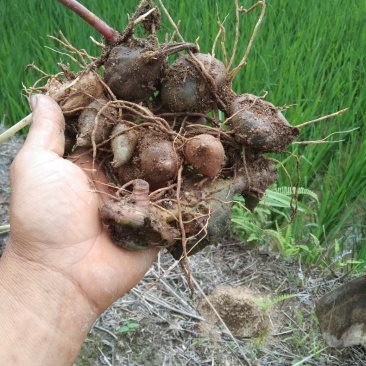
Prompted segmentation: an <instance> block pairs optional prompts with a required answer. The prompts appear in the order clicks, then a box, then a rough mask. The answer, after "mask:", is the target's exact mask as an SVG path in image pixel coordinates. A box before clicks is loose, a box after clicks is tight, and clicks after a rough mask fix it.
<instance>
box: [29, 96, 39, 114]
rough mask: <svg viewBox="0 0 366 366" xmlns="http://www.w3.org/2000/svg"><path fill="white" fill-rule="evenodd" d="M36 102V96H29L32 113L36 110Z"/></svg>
mask: <svg viewBox="0 0 366 366" xmlns="http://www.w3.org/2000/svg"><path fill="white" fill-rule="evenodd" d="M37 100H38V94H31V95H30V96H29V103H30V107H31V109H32V111H34V109H35V108H36V105H37Z"/></svg>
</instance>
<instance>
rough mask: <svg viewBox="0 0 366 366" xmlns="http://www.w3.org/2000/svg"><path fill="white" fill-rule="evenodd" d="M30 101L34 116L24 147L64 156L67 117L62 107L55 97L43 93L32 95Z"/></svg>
mask: <svg viewBox="0 0 366 366" xmlns="http://www.w3.org/2000/svg"><path fill="white" fill-rule="evenodd" d="M30 101H31V107H32V112H33V118H32V123H31V126H30V129H29V133H28V136H27V139H26V141H25V143H24V148H26V149H36V150H47V151H53V152H55V153H56V154H57V155H59V156H62V155H63V154H64V147H65V137H64V129H65V119H64V116H63V114H62V111H61V108H60V107H59V105H58V104H57V103H56V102H55V101H54V100H53V99H51V98H50V97H48V96H46V95H42V94H35V95H32V96H31V100H30Z"/></svg>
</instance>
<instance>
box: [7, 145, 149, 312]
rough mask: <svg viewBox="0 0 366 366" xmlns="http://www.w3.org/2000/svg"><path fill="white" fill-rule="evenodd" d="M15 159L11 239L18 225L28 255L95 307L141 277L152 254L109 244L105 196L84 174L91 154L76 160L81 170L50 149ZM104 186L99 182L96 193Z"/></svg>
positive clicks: (114, 296)
mask: <svg viewBox="0 0 366 366" xmlns="http://www.w3.org/2000/svg"><path fill="white" fill-rule="evenodd" d="M18 160H21V162H22V164H23V165H24V167H21V168H22V169H23V172H22V174H23V180H22V181H21V182H15V184H14V185H13V193H14V194H13V197H16V198H15V199H14V201H15V202H12V204H13V205H21V206H22V207H23V209H22V211H21V215H18V216H16V215H15V214H13V215H12V217H11V220H12V221H11V225H12V228H14V230H13V229H12V235H13V237H15V238H16V235H17V232H18V230H17V229H16V228H17V227H19V228H20V229H21V231H22V235H23V236H24V235H26V237H25V238H24V239H25V240H27V245H28V246H29V247H31V248H32V250H33V253H29V255H30V256H32V257H33V256H35V257H37V258H39V257H41V258H42V262H43V263H42V264H44V265H46V266H49V267H52V268H55V269H57V270H58V271H62V272H63V273H65V274H67V276H69V277H71V279H72V280H73V281H74V282H76V283H77V285H78V286H80V287H81V289H82V291H83V292H84V293H85V294H86V295H87V297H88V299H89V300H91V301H92V302H93V303H94V304H97V306H98V307H99V306H100V307H101V308H103V307H105V306H108V305H109V304H110V303H111V302H113V301H114V300H115V299H116V298H117V297H118V296H119V295H120V294H121V293H123V292H125V291H127V290H129V289H130V288H131V287H132V286H134V285H135V284H136V282H138V280H139V279H140V278H141V277H142V276H143V274H144V272H145V271H146V269H147V266H148V265H149V264H150V261H151V260H152V259H151V258H152V253H151V252H127V251H125V250H123V249H121V248H118V247H116V246H115V245H114V244H113V243H112V241H111V239H110V238H109V235H108V232H107V230H106V227H105V226H104V225H103V224H102V223H101V221H100V217H99V207H100V206H101V204H102V202H103V199H106V197H107V195H105V196H104V195H101V194H100V193H97V192H96V189H95V187H94V186H93V184H91V181H90V180H89V179H88V177H87V176H86V174H85V171H88V169H90V168H91V164H90V161H91V158H90V157H86V156H85V157H83V158H82V159H79V160H78V165H81V166H82V168H83V169H85V170H84V171H83V169H81V168H80V167H79V166H76V165H75V164H73V163H71V162H70V161H67V160H64V159H62V158H60V157H59V156H58V155H57V154H55V153H53V152H50V151H49V152H44V151H42V152H40V153H39V154H34V155H33V156H32V160H31V161H30V157H27V159H26V160H27V162H25V159H24V157H22V159H18ZM17 163H18V162H17V161H16V162H15V167H16V168H17ZM98 180H100V181H103V180H104V176H103V175H102V174H99V175H98ZM105 187H106V186H103V185H101V184H99V185H98V186H97V188H98V192H101V191H103V190H104V191H107V189H106V188H105ZM17 211H18V212H19V210H17ZM18 240H19V238H18ZM101 299H103V301H101Z"/></svg>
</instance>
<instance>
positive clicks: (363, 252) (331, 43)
mask: <svg viewBox="0 0 366 366" xmlns="http://www.w3.org/2000/svg"><path fill="white" fill-rule="evenodd" d="M82 3H83V4H84V5H86V6H87V7H88V8H89V9H90V10H92V11H93V12H94V13H95V14H97V15H98V16H100V17H101V18H102V19H104V20H105V21H106V22H107V23H108V24H110V25H111V26H112V27H114V28H115V29H117V30H123V29H124V27H125V25H126V24H127V14H132V13H133V11H134V10H135V8H136V6H137V4H138V1H137V0H136V1H121V0H98V1H91V0H84V1H82ZM239 3H240V5H241V6H243V7H245V8H249V7H250V6H251V5H253V4H254V1H249V0H242V1H240V2H239ZM266 3H267V11H266V14H265V17H264V20H263V22H262V24H261V27H260V29H259V32H258V35H257V38H256V39H255V42H254V45H253V48H252V50H251V53H250V55H249V58H248V60H247V62H248V63H247V66H246V67H244V68H243V69H242V70H241V71H240V72H239V74H238V75H237V77H236V79H235V82H234V87H233V88H234V90H235V91H236V92H237V93H252V94H256V95H263V94H264V93H265V91H267V92H268V96H267V97H266V99H267V100H268V101H270V102H272V103H273V104H275V105H277V106H285V105H292V104H295V106H292V107H291V108H289V109H286V110H285V111H284V114H285V116H286V118H287V119H288V120H289V121H290V123H291V124H293V125H297V124H301V123H303V122H305V121H309V120H313V119H316V118H318V117H320V116H322V115H327V114H330V113H333V112H336V111H338V110H340V109H343V108H348V111H347V112H346V113H344V114H342V115H340V116H337V117H335V118H332V119H327V120H324V121H322V122H319V123H316V124H312V125H309V126H305V127H304V128H302V130H301V135H300V137H299V138H298V141H315V140H320V139H322V138H324V137H326V136H328V135H330V134H332V133H335V132H339V131H349V130H352V129H354V128H359V129H358V130H355V131H353V132H349V133H347V132H344V133H340V134H337V135H333V136H331V137H330V138H328V139H327V140H328V141H333V142H332V143H328V144H309V145H295V144H294V145H292V146H290V147H289V148H288V149H287V150H288V151H290V152H292V153H293V154H296V155H297V156H298V158H299V161H300V175H301V182H300V186H301V187H302V188H303V189H304V191H303V193H304V194H302V195H300V201H301V202H302V205H303V210H301V212H299V214H298V215H297V216H296V218H295V220H294V221H293V222H292V223H291V224H289V222H288V219H289V216H290V214H291V210H290V207H289V206H290V204H289V202H290V199H289V198H288V196H287V194H288V193H289V192H288V191H287V192H286V191H280V190H278V189H277V187H288V186H289V185H290V184H289V180H288V178H287V176H286V174H285V173H284V172H283V169H282V168H281V167H280V166H279V170H280V171H281V173H280V179H279V181H278V184H277V187H272V189H271V190H270V191H269V194H268V197H267V199H266V201H265V202H264V203H263V204H261V205H260V206H259V207H258V209H257V210H256V212H255V213H254V215H250V214H249V213H247V212H246V211H245V210H243V209H242V208H241V206H240V205H236V206H235V207H234V208H233V232H234V233H235V235H240V236H241V237H243V238H244V239H249V240H250V241H252V242H253V243H254V244H256V245H261V246H267V247H271V248H272V249H277V250H279V251H282V252H283V253H284V254H288V255H300V256H301V258H302V260H303V261H305V262H307V263H309V264H310V265H321V266H331V267H333V268H336V267H337V268H339V267H345V268H346V269H347V270H348V269H350V268H356V269H358V270H363V269H364V268H365V267H366V266H365V263H366V243H365V240H366V239H365V231H366V230H365V211H366V200H365V196H366V193H365V192H366V190H365V188H366V184H365V177H366V161H365V160H366V119H365V113H366V112H365V108H366V88H365V87H364V83H365V80H366V78H365V76H366V2H364V1H359V0H332V1H320V0H307V1H302V0H293V1H291V2H289V1H286V0H267V2H266ZM164 4H165V5H166V7H167V9H168V10H169V11H170V13H171V15H172V17H173V19H174V20H175V21H178V20H181V25H180V31H181V33H182V35H183V36H184V38H185V39H186V40H187V41H191V42H194V41H195V40H196V39H197V38H199V41H198V42H199V45H200V47H201V52H205V53H207V52H211V47H212V44H213V41H214V39H215V37H216V35H217V32H218V26H217V19H220V20H221V21H222V22H223V23H224V26H225V28H226V51H227V53H228V55H230V53H231V49H232V45H233V42H234V35H235V6H234V1H228V0H225V1H224V0H220V1H217V0H216V1H215V0H182V1H179V2H177V1H175V0H164ZM259 13H260V7H259V8H257V9H255V10H254V11H253V12H252V13H250V14H248V15H244V14H242V15H241V18H240V19H241V20H240V41H239V46H238V52H237V55H236V58H235V63H234V65H236V64H237V63H238V62H239V60H240V59H241V57H242V55H243V54H244V52H245V49H246V46H247V44H248V41H249V39H250V36H251V34H252V30H253V27H254V25H255V23H256V21H257V18H258V16H259ZM0 24H1V25H0V27H1V42H0V57H1V62H0V93H1V102H0V118H1V120H2V121H3V123H5V124H6V125H8V126H10V125H13V124H14V123H16V122H17V121H19V120H20V119H21V118H23V117H24V116H25V115H27V114H28V113H29V107H28V103H27V101H26V99H25V98H24V97H23V96H22V95H21V94H22V93H21V90H22V85H23V84H24V85H26V86H30V85H32V84H33V83H34V81H35V80H37V79H38V78H39V74H38V75H37V73H36V72H35V71H34V70H30V71H28V72H25V71H24V69H25V67H26V65H27V64H30V63H34V64H35V65H37V66H38V67H39V68H41V69H42V70H44V71H45V72H47V73H51V74H54V73H57V72H58V71H59V68H58V66H57V63H58V62H63V63H67V62H69V60H68V58H67V57H66V56H65V55H63V54H61V53H56V52H53V51H51V50H49V49H47V48H46V47H50V48H53V49H55V50H59V51H61V52H62V51H63V50H62V49H61V48H60V46H59V45H58V44H56V42H55V41H52V40H50V39H48V38H47V35H53V36H57V35H58V32H59V30H61V31H62V32H63V33H64V35H65V36H66V38H67V39H68V40H69V41H70V42H71V43H72V44H73V45H74V46H76V47H77V48H79V49H81V48H84V49H86V50H87V51H88V52H89V53H90V54H92V55H96V56H97V55H99V53H100V51H99V48H98V47H97V46H95V45H94V44H93V43H92V42H91V40H90V36H92V37H94V38H95V39H96V40H99V41H100V40H101V37H100V36H99V35H98V34H97V32H96V31H94V30H93V29H92V28H91V27H90V26H89V25H88V24H86V23H85V22H84V21H82V20H81V19H79V18H78V17H77V16H76V15H75V14H73V13H72V12H71V11H69V10H68V9H66V8H64V7H63V6H62V5H61V4H59V3H58V2H57V1H56V0H37V1H36V2H35V1H23V0H12V1H4V2H3V3H2V5H1V7H0ZM171 32H172V27H171V25H170V24H169V22H168V21H167V19H166V17H164V16H163V27H162V30H160V34H161V36H162V37H161V38H162V40H163V39H164V36H165V34H166V33H171ZM216 56H217V57H218V58H220V59H222V52H221V50H220V48H219V47H217V49H216ZM336 140H343V141H342V142H334V141H336ZM273 157H274V158H276V159H278V160H280V161H282V162H284V164H285V166H286V169H287V170H288V172H289V174H290V176H291V178H292V179H293V181H295V180H296V160H295V159H294V158H293V157H291V156H289V155H287V154H281V155H279V154H277V155H275V156H273ZM305 189H306V190H305ZM313 193H315V194H316V195H317V196H318V200H319V203H318V202H317V200H316V199H315V198H314V195H313Z"/></svg>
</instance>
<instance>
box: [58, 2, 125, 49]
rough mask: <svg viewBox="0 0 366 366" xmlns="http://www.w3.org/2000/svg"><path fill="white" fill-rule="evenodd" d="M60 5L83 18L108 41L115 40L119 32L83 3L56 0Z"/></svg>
mask: <svg viewBox="0 0 366 366" xmlns="http://www.w3.org/2000/svg"><path fill="white" fill-rule="evenodd" d="M57 1H58V2H59V3H61V4H62V5H65V6H66V7H67V8H69V9H70V10H72V11H73V12H74V13H76V14H77V15H79V16H80V17H81V18H83V19H84V20H85V21H86V22H88V23H89V24H90V25H91V26H92V27H93V28H94V29H96V30H97V31H98V32H99V33H100V34H102V35H103V37H104V38H105V39H106V40H107V41H109V42H112V43H114V42H117V41H118V37H119V33H118V32H117V31H116V30H115V29H113V28H111V27H110V26H109V25H108V24H107V23H105V22H104V21H103V20H102V19H100V18H98V17H97V16H96V15H95V14H93V13H92V12H91V11H90V10H88V9H87V8H86V7H85V6H84V5H81V4H80V3H79V2H78V1H77V0H57Z"/></svg>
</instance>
